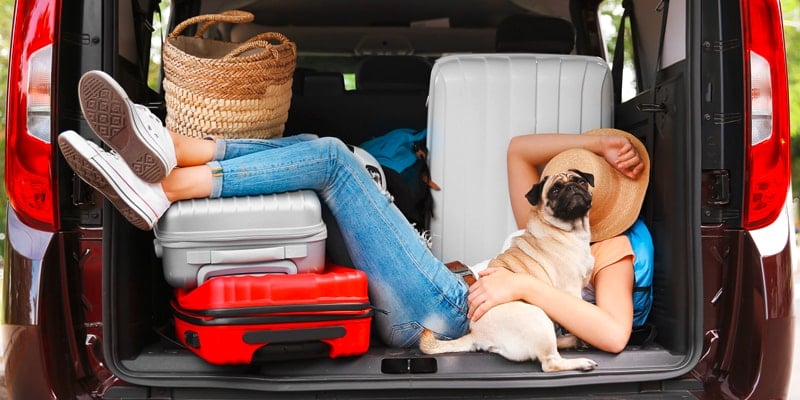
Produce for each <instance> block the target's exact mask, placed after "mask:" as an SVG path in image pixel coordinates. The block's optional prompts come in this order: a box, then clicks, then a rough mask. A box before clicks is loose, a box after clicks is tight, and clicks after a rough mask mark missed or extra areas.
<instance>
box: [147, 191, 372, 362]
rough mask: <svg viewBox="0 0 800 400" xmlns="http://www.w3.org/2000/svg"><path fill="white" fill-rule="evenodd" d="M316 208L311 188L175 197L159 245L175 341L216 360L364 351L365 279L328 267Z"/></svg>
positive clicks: (366, 322) (162, 225)
mask: <svg viewBox="0 0 800 400" xmlns="http://www.w3.org/2000/svg"><path fill="white" fill-rule="evenodd" d="M321 210H322V207H321V204H320V201H319V199H318V197H317V195H316V194H315V193H314V192H313V191H310V190H301V191H296V192H288V193H278V194H270V195H261V196H250V197H231V198H218V199H194V200H185V201H181V202H177V203H175V204H173V205H172V206H171V207H170V209H169V210H168V211H167V213H166V214H165V215H164V216H163V217H162V218H161V220H160V221H159V223H158V225H157V226H156V228H155V236H156V238H155V247H156V254H157V255H159V257H161V258H162V261H163V266H164V276H165V278H166V280H167V282H168V283H169V284H170V285H171V286H173V287H174V288H175V296H174V299H173V301H172V309H173V313H174V322H175V334H176V337H177V339H178V341H179V342H181V343H182V344H183V345H184V346H185V347H186V348H188V349H189V350H191V351H192V352H194V353H195V354H197V355H198V356H200V357H201V358H203V359H204V360H206V361H208V362H210V363H212V364H249V363H254V362H264V361H277V360H286V359H299V358H310V357H321V356H327V357H331V358H336V357H344V356H352V355H359V354H363V353H365V352H366V351H367V350H368V348H369V336H370V323H371V320H372V309H371V307H370V304H369V298H368V295H367V277H366V274H364V272H362V271H359V270H355V269H352V268H346V267H342V266H338V265H333V264H330V263H328V264H327V265H326V257H325V239H326V237H327V229H326V226H325V223H324V222H323V220H322V211H321Z"/></svg>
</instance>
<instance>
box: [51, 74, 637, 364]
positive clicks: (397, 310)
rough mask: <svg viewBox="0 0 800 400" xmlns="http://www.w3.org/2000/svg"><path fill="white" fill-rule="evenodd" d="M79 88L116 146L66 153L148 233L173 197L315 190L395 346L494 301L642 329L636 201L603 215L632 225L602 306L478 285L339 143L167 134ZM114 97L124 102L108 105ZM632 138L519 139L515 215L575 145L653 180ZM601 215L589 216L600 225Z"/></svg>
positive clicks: (600, 265) (584, 323)
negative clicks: (546, 168) (456, 269)
mask: <svg viewBox="0 0 800 400" xmlns="http://www.w3.org/2000/svg"><path fill="white" fill-rule="evenodd" d="M79 92H80V96H81V107H82V109H83V112H84V115H85V116H86V117H87V118H86V119H87V121H88V122H89V124H90V126H91V127H92V129H93V130H94V131H95V133H97V135H98V136H99V137H100V138H101V139H102V140H103V141H104V142H105V143H106V144H108V145H109V146H110V147H111V148H112V149H114V152H107V151H104V150H103V149H101V148H100V147H98V146H97V145H95V144H94V143H92V142H90V141H88V140H86V139H84V138H82V137H81V136H80V135H79V134H77V133H75V132H72V131H67V132H64V133H62V134H61V135H60V136H59V138H58V142H59V146H60V148H61V151H62V153H63V154H64V156H65V158H66V160H67V162H68V163H69V164H70V166H71V167H72V168H73V169H74V170H75V172H76V173H77V174H78V175H79V176H80V177H81V178H82V179H84V180H85V181H86V182H88V183H89V184H90V185H92V186H93V187H95V188H96V189H97V190H99V191H100V192H102V193H103V194H104V195H105V196H106V197H107V198H108V200H109V201H111V203H112V204H113V205H114V206H115V207H116V208H117V209H118V210H119V211H120V212H121V213H122V215H124V216H125V217H126V218H127V219H128V220H129V221H130V222H131V223H132V224H134V225H135V226H137V227H139V228H141V229H152V227H153V225H154V224H155V223H156V222H157V221H158V219H159V218H160V217H161V216H162V215H163V214H164V212H166V210H167V208H169V206H170V204H171V203H172V202H175V201H179V200H184V199H191V198H204V197H212V198H214V197H233V196H248V195H258V194H267V193H276V192H287V191H293V190H300V189H313V190H315V191H316V193H317V194H318V195H319V196H320V198H321V199H322V200H323V201H324V202H325V203H326V204H327V205H328V207H329V208H330V210H331V212H332V214H333V215H334V216H335V218H336V220H337V222H338V224H339V226H340V228H341V231H342V234H343V237H344V240H345V244H346V246H347V250H348V252H349V253H350V256H351V258H352V260H353V263H354V265H355V266H356V267H357V268H359V269H361V270H363V271H365V272H366V273H367V276H368V280H369V290H370V298H371V301H372V303H373V305H374V307H375V309H376V310H377V313H376V316H375V320H376V322H377V325H376V326H377V332H378V334H379V336H380V337H381V339H382V340H383V341H384V342H386V343H387V344H388V345H390V346H396V347H410V346H414V345H415V344H416V343H417V341H418V339H419V336H420V334H421V332H422V330H423V329H424V328H427V329H430V330H432V331H434V332H435V333H436V334H437V335H439V336H440V337H444V338H456V337H459V336H462V335H464V334H465V333H466V332H467V330H468V328H469V320H470V318H472V319H478V318H480V317H481V316H482V315H483V314H484V313H485V312H486V310H488V309H489V308H491V307H493V306H495V305H497V304H500V303H504V302H508V301H514V300H523V301H527V302H530V303H532V304H535V305H537V306H539V307H541V308H542V309H544V310H545V312H546V313H547V314H548V316H550V317H551V318H552V319H553V320H554V321H555V322H557V323H558V324H560V325H561V326H562V327H563V328H564V329H566V330H568V331H569V332H571V333H573V334H574V335H576V336H578V337H579V338H581V339H582V340H584V341H585V342H587V343H588V344H590V345H592V346H595V347H597V348H599V349H602V350H605V351H610V352H619V351H621V350H622V349H623V348H624V347H625V345H626V343H627V341H628V338H629V336H630V331H631V327H632V326H633V325H634V301H633V296H634V253H633V250H632V248H631V244H630V243H629V241H628V239H627V237H626V236H625V235H623V233H624V231H625V230H626V229H627V228H628V227H629V226H630V225H631V223H632V222H633V221H634V220H635V218H636V216H637V215H638V207H637V208H635V209H627V210H615V211H614V213H609V214H607V215H603V216H600V217H599V218H600V219H599V220H600V221H602V220H613V221H624V222H623V223H622V224H619V223H618V224H616V225H617V226H616V228H615V229H614V230H613V231H609V232H607V233H606V235H605V236H607V237H603V238H600V239H599V240H597V241H596V242H595V243H594V244H593V245H592V252H593V255H594V257H595V259H596V263H595V266H594V273H593V279H592V287H593V291H594V300H595V303H591V302H587V301H583V300H581V299H579V298H575V297H573V296H571V295H569V294H567V293H565V292H562V291H560V290H558V289H554V288H552V287H549V286H548V285H546V284H544V283H543V282H541V281H538V280H536V279H535V278H533V277H532V276H527V275H526V276H520V274H512V273H510V272H507V271H506V272H503V271H492V270H487V271H484V272H482V274H483V277H482V278H481V279H480V280H479V281H478V282H477V283H476V284H474V285H472V286H471V287H470V286H468V285H467V284H466V283H465V282H464V281H463V280H462V279H460V278H459V277H458V276H456V275H454V274H453V273H451V272H450V271H449V270H448V268H447V267H446V266H445V265H444V264H443V263H442V261H440V260H438V259H436V257H434V256H433V254H432V253H431V251H430V250H429V248H428V247H427V245H426V243H425V242H424V241H423V240H422V239H421V238H420V237H419V235H418V233H417V231H416V230H415V229H414V228H413V227H412V226H411V225H410V224H409V223H408V222H407V220H406V219H405V217H404V216H403V215H402V214H401V213H400V211H399V210H398V209H397V208H396V207H395V206H394V205H393V204H392V202H391V201H390V200H389V197H388V196H386V194H385V193H383V192H382V191H381V190H380V189H378V188H377V187H376V185H375V184H374V182H373V181H372V179H371V177H370V176H369V175H368V174H367V173H365V170H364V168H363V166H362V164H361V163H360V161H359V160H358V159H356V157H355V156H354V155H353V152H352V151H350V150H349V149H348V148H347V147H346V146H345V145H344V144H343V143H342V142H341V141H339V140H338V139H333V138H317V137H316V136H314V135H298V136H291V137H285V138H279V139H271V140H254V139H238V140H224V139H219V140H204V139H196V138H189V137H184V136H180V135H176V134H170V133H169V132H168V131H167V130H166V128H164V126H163V125H162V123H161V121H160V120H159V119H158V118H157V117H155V116H154V115H152V114H151V113H150V112H149V110H148V109H147V108H145V107H143V106H140V105H136V104H133V103H132V102H131V101H130V100H129V99H128V96H127V95H126V93H125V92H124V90H123V89H122V88H121V87H120V86H119V84H117V83H116V82H115V81H114V80H113V79H112V78H111V77H110V76H108V75H106V74H104V73H102V72H99V71H90V72H88V73H86V74H85V75H84V76H83V78H82V79H81V82H80V85H79ZM100 93H103V95H100ZM109 103H114V105H115V106H117V107H107V106H108V105H109ZM102 110H117V111H116V115H115V117H121V118H119V119H117V120H121V121H122V122H123V125H122V128H120V129H118V130H114V129H112V128H113V127H112V126H110V125H109V122H108V121H109V120H108V119H103V118H95V116H97V115H98V113H99V112H102ZM598 133H602V134H598ZM632 141H636V139H633V138H632V137H630V136H628V135H627V134H624V133H622V132H621V131H616V130H604V131H602V132H594V134H591V135H530V136H525V137H521V138H519V139H517V140H514V141H512V143H511V145H510V149H509V159H508V166H509V179H510V181H511V183H512V184H511V185H510V189H511V193H512V196H511V197H512V207H513V208H514V214H515V215H516V216H517V221H518V223H520V222H521V221H522V220H524V215H525V213H526V210H527V209H528V207H529V206H528V205H527V204H525V203H523V202H520V201H518V199H517V197H521V196H522V194H524V192H525V191H527V190H528V189H529V188H530V185H531V183H533V182H535V181H537V180H538V175H537V172H536V171H537V168H538V167H541V166H542V165H544V164H545V163H546V162H547V161H548V160H549V159H550V158H552V157H553V156H555V155H556V154H558V153H560V152H561V151H564V150H566V149H570V148H575V147H582V148H586V149H588V150H590V151H592V152H594V153H596V154H597V155H599V156H601V157H603V158H604V159H605V160H607V161H608V162H609V164H610V165H611V166H613V167H614V168H616V169H617V170H619V171H620V172H622V173H623V174H625V175H626V176H628V177H629V179H637V180H645V182H646V180H647V179H648V177H647V174H643V173H642V171H644V170H646V168H645V167H646V166H647V165H648V164H649V160H648V159H647V157H646V156H647V154H646V153H644V154H643V153H642V152H641V151H640V150H637V146H636V145H635V143H633V142H632ZM639 148H640V149H643V147H639ZM142 160H146V161H147V162H145V163H142V162H141V161H142ZM626 179H627V178H626ZM526 186H527V187H526ZM607 189H608V190H615V188H607ZM623 195H631V196H638V197H637V202H638V206H640V205H641V197H642V196H643V193H630V194H623ZM598 208H599V207H598ZM622 214H625V215H622ZM596 223H599V222H598V220H593V221H592V225H593V226H594V225H595V224H596ZM498 250H499V249H498ZM647 307H648V309H649V305H648V306H647ZM638 311H643V310H637V312H638ZM598 327H603V328H602V329H598Z"/></svg>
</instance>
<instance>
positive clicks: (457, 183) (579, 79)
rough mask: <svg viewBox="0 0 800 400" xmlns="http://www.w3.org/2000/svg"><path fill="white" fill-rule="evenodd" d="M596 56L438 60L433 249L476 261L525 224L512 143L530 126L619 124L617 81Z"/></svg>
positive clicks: (432, 138) (561, 129)
mask: <svg viewBox="0 0 800 400" xmlns="http://www.w3.org/2000/svg"><path fill="white" fill-rule="evenodd" d="M612 86H613V85H612V82H611V73H610V70H609V67H608V64H606V62H605V61H603V60H602V59H600V58H597V57H587V56H573V55H539V54H483V55H482V54H469V55H454V56H446V57H442V58H441V59H439V60H438V61H437V62H436V64H435V65H434V68H433V72H432V75H431V88H430V97H429V106H428V107H429V112H428V148H429V151H430V153H429V161H430V170H431V178H432V179H433V181H434V182H436V183H438V184H439V185H440V186H441V187H442V190H441V191H434V192H433V196H434V212H433V219H432V221H431V232H432V234H433V252H434V254H435V255H436V256H437V257H439V258H440V259H442V260H445V261H448V260H461V261H463V262H465V263H466V264H469V265H471V264H474V263H477V262H480V261H482V260H485V259H488V258H491V257H493V256H495V255H496V254H497V252H498V251H499V250H500V248H501V246H502V244H503V240H504V239H505V238H506V236H507V235H508V234H509V233H511V232H513V231H515V230H517V228H516V224H515V223H514V217H513V214H512V212H511V206H510V203H509V200H508V181H507V174H506V150H507V148H508V142H509V140H510V139H511V138H512V137H514V136H517V135H521V134H526V133H581V132H585V131H587V130H590V129H595V128H605V127H611V126H613V88H612Z"/></svg>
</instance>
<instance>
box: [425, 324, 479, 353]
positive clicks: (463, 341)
mask: <svg viewBox="0 0 800 400" xmlns="http://www.w3.org/2000/svg"><path fill="white" fill-rule="evenodd" d="M419 350H420V351H422V352H423V353H425V354H439V353H454V352H459V351H475V343H474V341H473V340H472V335H470V334H466V335H465V336H462V337H460V338H458V339H454V340H439V339H436V335H435V334H434V333H433V331H431V330H430V329H425V330H424V331H422V336H420V338H419Z"/></svg>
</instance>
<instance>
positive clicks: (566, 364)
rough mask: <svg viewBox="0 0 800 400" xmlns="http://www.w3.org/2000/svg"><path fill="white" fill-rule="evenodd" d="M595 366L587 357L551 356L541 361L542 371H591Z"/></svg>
mask: <svg viewBox="0 0 800 400" xmlns="http://www.w3.org/2000/svg"><path fill="white" fill-rule="evenodd" d="M595 368H597V363H596V362H595V361H594V360H591V359H588V358H561V357H560V356H557V357H552V358H550V359H547V360H545V361H542V371H544V372H556V371H591V370H593V369H595Z"/></svg>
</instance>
